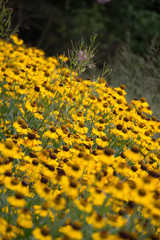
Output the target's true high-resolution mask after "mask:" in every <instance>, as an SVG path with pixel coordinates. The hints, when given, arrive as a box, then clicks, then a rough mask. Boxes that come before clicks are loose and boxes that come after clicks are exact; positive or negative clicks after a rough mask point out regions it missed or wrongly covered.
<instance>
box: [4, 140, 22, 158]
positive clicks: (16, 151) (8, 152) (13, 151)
mask: <svg viewBox="0 0 160 240" xmlns="http://www.w3.org/2000/svg"><path fill="white" fill-rule="evenodd" d="M0 152H1V153H2V155H3V156H4V157H12V158H19V159H21V158H22V156H23V155H24V154H23V153H22V152H21V149H20V147H18V146H17V145H16V144H15V143H13V142H12V141H9V140H7V141H6V142H5V143H2V142H1V143H0Z"/></svg>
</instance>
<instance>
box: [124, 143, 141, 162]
mask: <svg viewBox="0 0 160 240" xmlns="http://www.w3.org/2000/svg"><path fill="white" fill-rule="evenodd" d="M124 155H125V156H126V157H127V158H129V159H130V160H133V161H138V160H140V158H141V154H140V149H139V146H137V145H133V146H132V148H131V149H129V150H126V151H124Z"/></svg>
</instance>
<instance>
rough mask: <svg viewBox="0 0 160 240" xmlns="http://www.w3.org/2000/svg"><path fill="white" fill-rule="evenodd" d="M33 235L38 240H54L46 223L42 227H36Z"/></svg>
mask: <svg viewBox="0 0 160 240" xmlns="http://www.w3.org/2000/svg"><path fill="white" fill-rule="evenodd" d="M32 233H33V236H34V238H35V239H36V240H52V239H53V238H52V237H51V235H50V230H49V228H48V227H47V226H46V225H44V226H43V227H42V228H35V229H34V230H33V231H32Z"/></svg>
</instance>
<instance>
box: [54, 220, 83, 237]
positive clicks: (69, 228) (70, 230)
mask: <svg viewBox="0 0 160 240" xmlns="http://www.w3.org/2000/svg"><path fill="white" fill-rule="evenodd" d="M81 228H82V224H81V222H79V221H74V222H73V223H71V224H67V225H66V226H62V227H60V229H59V232H61V233H63V234H65V235H66V236H68V237H69V238H70V239H74V240H78V239H82V237H83V236H82V233H81Z"/></svg>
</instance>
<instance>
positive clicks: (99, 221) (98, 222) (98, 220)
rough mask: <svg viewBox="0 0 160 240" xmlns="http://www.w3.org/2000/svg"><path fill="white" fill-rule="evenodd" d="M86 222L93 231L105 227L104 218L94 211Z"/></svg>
mask: <svg viewBox="0 0 160 240" xmlns="http://www.w3.org/2000/svg"><path fill="white" fill-rule="evenodd" d="M86 222H87V223H88V224H91V225H92V226H93V227H94V228H95V229H101V228H103V227H104V226H105V218H104V217H103V216H101V215H100V214H99V213H97V212H95V211H93V213H92V214H91V215H90V216H88V217H86Z"/></svg>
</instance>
